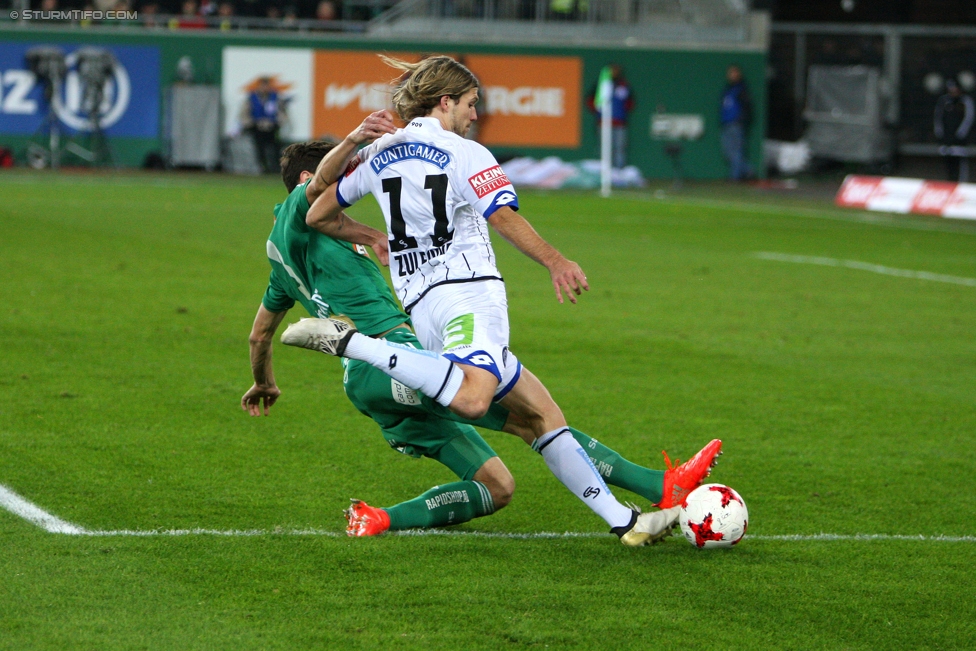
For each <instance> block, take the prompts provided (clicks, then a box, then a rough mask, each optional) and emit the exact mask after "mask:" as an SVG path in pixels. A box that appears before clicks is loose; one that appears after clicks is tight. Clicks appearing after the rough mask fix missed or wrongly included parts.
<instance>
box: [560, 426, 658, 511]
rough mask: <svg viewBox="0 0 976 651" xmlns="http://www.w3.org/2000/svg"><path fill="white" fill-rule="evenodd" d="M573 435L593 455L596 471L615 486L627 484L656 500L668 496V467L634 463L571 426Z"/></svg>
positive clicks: (627, 487)
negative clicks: (666, 471) (666, 479)
mask: <svg viewBox="0 0 976 651" xmlns="http://www.w3.org/2000/svg"><path fill="white" fill-rule="evenodd" d="M569 431H570V432H572V433H573V438H575V439H576V441H577V442H578V443H579V444H580V446H582V448H583V449H584V450H586V453H587V454H588V455H590V460H591V461H592V462H593V465H594V466H596V471H597V472H598V473H600V475H602V476H603V479H604V480H605V481H606V482H607V483H608V484H610V485H611V486H617V487H619V488H625V489H627V490H629V491H631V492H632V493H637V494H638V495H640V496H641V497H645V498H647V499H649V500H650V501H651V502H652V503H657V502H660V501H661V498H662V497H663V496H664V471H663V470H651V469H649V468H645V467H643V466H638V465H637V464H636V463H631V462H630V461H627V460H626V459H624V458H623V457H622V456H620V454H618V453H617V452H615V451H614V450H611V449H610V448H608V447H607V446H605V445H604V444H602V443H600V442H598V441H597V440H596V439H592V438H590V437H589V436H587V435H586V434H584V433H583V432H581V431H579V430H578V429H573V428H572V427H570V428H569Z"/></svg>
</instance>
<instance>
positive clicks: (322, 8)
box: [315, 0, 338, 20]
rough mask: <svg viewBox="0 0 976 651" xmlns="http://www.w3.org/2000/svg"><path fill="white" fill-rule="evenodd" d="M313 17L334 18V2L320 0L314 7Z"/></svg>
mask: <svg viewBox="0 0 976 651" xmlns="http://www.w3.org/2000/svg"><path fill="white" fill-rule="evenodd" d="M315 17H316V18H317V19H318V20H335V19H336V18H337V17H338V12H337V11H336V6H335V3H334V2H332V0H322V1H321V2H319V4H318V6H317V7H316V8H315Z"/></svg>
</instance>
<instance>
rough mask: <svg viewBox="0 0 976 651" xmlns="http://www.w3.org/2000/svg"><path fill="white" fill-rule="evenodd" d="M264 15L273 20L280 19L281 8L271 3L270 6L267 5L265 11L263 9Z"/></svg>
mask: <svg viewBox="0 0 976 651" xmlns="http://www.w3.org/2000/svg"><path fill="white" fill-rule="evenodd" d="M264 15H265V17H266V18H271V19H273V20H280V19H281V9H278V7H276V6H274V5H271V6H270V7H268V9H267V11H265V13H264Z"/></svg>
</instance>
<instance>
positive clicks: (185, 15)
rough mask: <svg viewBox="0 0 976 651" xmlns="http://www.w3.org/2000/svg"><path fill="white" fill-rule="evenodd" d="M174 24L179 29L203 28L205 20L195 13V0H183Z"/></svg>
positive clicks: (205, 24)
mask: <svg viewBox="0 0 976 651" xmlns="http://www.w3.org/2000/svg"><path fill="white" fill-rule="evenodd" d="M176 26H177V27H178V28H180V29H205V28H206V27H207V21H206V20H205V19H204V18H203V17H202V16H200V14H199V13H197V3H196V0H185V2H183V5H182V9H181V10H180V16H179V18H177V19H176Z"/></svg>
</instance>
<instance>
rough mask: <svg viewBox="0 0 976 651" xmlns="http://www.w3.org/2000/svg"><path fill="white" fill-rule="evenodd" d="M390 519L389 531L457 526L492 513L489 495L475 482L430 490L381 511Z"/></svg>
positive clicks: (459, 483) (492, 505) (493, 509)
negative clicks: (448, 525)
mask: <svg viewBox="0 0 976 651" xmlns="http://www.w3.org/2000/svg"><path fill="white" fill-rule="evenodd" d="M383 510H384V511H386V512H387V513H388V514H389V516H390V531H396V530H397V529H423V528H427V527H443V526H444V525H447V524H461V523H462V522H467V521H468V520H471V519H473V518H480V517H481V516H483V515H491V514H492V513H494V512H495V503H494V502H493V501H492V499H491V493H489V492H488V489H487V488H486V487H485V485H484V484H482V483H481V482H479V481H456V482H454V483H452V484H444V485H443V486H434V487H433V488H431V489H430V490H429V491H427V492H426V493H424V494H423V495H421V496H420V497H415V498H414V499H412V500H409V501H407V502H400V503H399V504H397V505H396V506H391V507H389V508H385V509H383Z"/></svg>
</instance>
